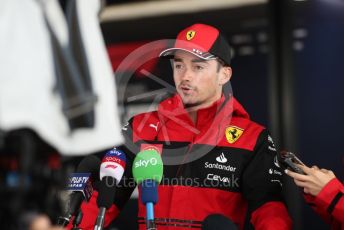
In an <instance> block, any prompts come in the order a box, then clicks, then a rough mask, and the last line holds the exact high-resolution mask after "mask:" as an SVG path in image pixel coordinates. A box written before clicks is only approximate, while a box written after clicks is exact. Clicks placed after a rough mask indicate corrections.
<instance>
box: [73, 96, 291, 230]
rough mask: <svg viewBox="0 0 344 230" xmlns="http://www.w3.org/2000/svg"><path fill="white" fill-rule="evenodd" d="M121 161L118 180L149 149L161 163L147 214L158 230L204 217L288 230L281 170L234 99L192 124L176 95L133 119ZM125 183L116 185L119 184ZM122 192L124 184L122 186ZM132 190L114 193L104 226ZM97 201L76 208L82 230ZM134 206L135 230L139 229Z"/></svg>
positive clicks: (265, 138) (262, 132) (260, 130)
mask: <svg viewBox="0 0 344 230" xmlns="http://www.w3.org/2000/svg"><path fill="white" fill-rule="evenodd" d="M123 132H124V136H125V137H126V139H127V140H126V144H125V146H121V147H119V148H120V149H122V150H123V152H125V154H126V155H127V166H126V169H125V173H124V176H123V178H126V179H129V180H130V178H132V172H131V167H132V165H131V163H132V161H133V159H134V157H135V153H138V152H139V151H140V150H143V149H145V148H156V149H157V150H159V152H160V153H161V156H162V159H163V162H164V175H163V180H162V182H161V184H160V185H159V188H158V195H159V200H158V203H157V204H156V205H155V206H154V214H155V218H156V225H157V228H158V229H162V230H163V229H174V230H178V229H192V228H193V229H195V228H196V229H197V228H198V229H200V228H201V224H202V221H203V220H204V219H205V218H206V217H207V216H208V215H210V214H215V213H217V214H223V215H224V216H226V217H228V218H229V219H231V220H232V221H233V222H234V223H235V224H236V225H237V226H238V227H239V228H240V229H262V230H269V229H273V230H279V229H291V220H290V217H289V215H288V212H287V209H286V207H285V205H284V203H283V201H282V197H281V189H282V172H281V171H282V170H281V169H280V168H279V165H278V162H277V158H276V149H275V146H274V144H273V142H272V139H271V137H270V136H269V134H268V131H267V130H266V129H265V128H264V127H262V126H261V125H258V124H257V123H255V122H253V121H251V120H250V118H249V115H248V114H247V112H246V111H245V110H244V108H243V107H242V106H241V105H240V104H239V103H238V102H237V101H236V100H235V99H234V98H232V99H227V98H226V97H224V96H223V97H222V98H221V99H220V100H219V101H217V102H215V103H214V104H213V105H212V106H210V107H209V108H205V109H200V110H198V111H197V122H196V124H194V123H193V122H192V121H191V119H190V117H189V116H188V115H187V112H186V111H185V109H184V107H183V104H182V101H181V98H180V97H179V96H178V95H175V96H173V97H171V98H168V99H166V100H164V101H163V102H161V103H160V104H159V107H158V110H157V111H154V112H149V113H144V114H139V115H136V116H134V117H133V118H132V119H131V120H130V121H129V123H128V124H127V125H126V126H124V128H123ZM126 179H122V181H121V182H123V181H124V180H126ZM126 183H127V184H128V180H126ZM133 189H134V186H127V185H125V183H124V186H120V188H118V189H117V191H116V195H115V203H114V205H113V206H112V207H111V208H110V209H109V210H108V212H107V215H106V220H105V225H108V224H109V223H110V222H111V221H112V220H113V219H114V218H115V217H116V216H117V214H118V212H119V210H120V209H121V208H122V207H123V205H124V204H125V202H126V201H127V200H128V199H129V197H130V195H131V193H132V191H133ZM96 197H97V193H96V192H95V193H94V194H93V197H92V198H91V200H90V202H89V203H83V204H82V210H83V214H84V217H83V221H82V223H81V225H80V227H81V228H82V229H93V225H94V223H95V219H96V216H97V214H98V208H97V205H96ZM145 215H146V211H145V207H144V206H143V205H142V204H141V202H140V201H139V212H138V219H139V228H140V229H145V227H146V226H145Z"/></svg>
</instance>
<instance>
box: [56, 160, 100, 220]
mask: <svg viewBox="0 0 344 230" xmlns="http://www.w3.org/2000/svg"><path fill="white" fill-rule="evenodd" d="M100 164H101V162H100V159H99V158H98V157H96V156H93V155H89V156H87V157H85V158H83V159H82V161H81V162H80V163H79V165H78V167H77V170H76V172H77V173H75V174H73V175H72V177H70V181H69V185H68V186H69V190H72V191H73V192H72V194H71V195H70V197H69V205H68V207H67V211H66V212H65V214H64V215H63V216H60V217H59V219H58V225H59V226H63V227H65V226H67V225H68V224H69V222H70V220H71V218H72V216H74V215H75V214H76V213H77V211H78V210H79V208H80V206H81V203H82V202H83V201H84V200H86V201H88V200H89V199H90V197H91V195H92V192H93V189H92V184H91V180H90V179H92V180H94V181H96V180H99V168H100ZM84 173H88V174H90V176H89V177H87V175H84V176H82V174H84Z"/></svg>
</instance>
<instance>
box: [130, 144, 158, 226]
mask: <svg viewBox="0 0 344 230" xmlns="http://www.w3.org/2000/svg"><path fill="white" fill-rule="evenodd" d="M132 170H133V176H134V180H135V182H136V183H137V184H138V185H139V188H141V196H140V197H141V202H142V203H143V204H144V205H146V229H156V227H155V223H154V204H156V203H157V202H158V184H159V183H160V182H161V179H162V174H163V163H162V159H161V156H160V154H159V153H158V152H157V151H155V150H143V151H141V152H139V153H138V154H137V155H136V157H135V159H134V163H133V167H132Z"/></svg>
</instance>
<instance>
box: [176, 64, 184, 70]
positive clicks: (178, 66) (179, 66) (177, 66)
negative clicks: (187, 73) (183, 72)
mask: <svg viewBox="0 0 344 230" xmlns="http://www.w3.org/2000/svg"><path fill="white" fill-rule="evenodd" d="M174 68H176V69H181V68H182V65H180V64H176V65H174Z"/></svg>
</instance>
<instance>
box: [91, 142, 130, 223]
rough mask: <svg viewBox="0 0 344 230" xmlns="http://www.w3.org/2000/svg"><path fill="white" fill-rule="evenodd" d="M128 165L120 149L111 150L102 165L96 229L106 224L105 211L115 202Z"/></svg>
mask: <svg viewBox="0 0 344 230" xmlns="http://www.w3.org/2000/svg"><path fill="white" fill-rule="evenodd" d="M125 165H126V156H125V154H124V153H123V152H122V151H121V150H119V149H116V148H114V149H111V150H109V151H108V152H107V153H106V154H105V156H104V158H103V161H102V163H101V165H100V180H101V183H100V186H99V193H98V198H97V205H98V207H99V213H98V217H97V219H96V223H95V225H94V230H101V229H103V226H104V220H105V212H106V210H107V209H109V208H110V207H111V205H112V204H113V202H114V197H115V192H116V185H117V184H118V182H119V181H120V180H121V178H122V176H123V173H124V169H125Z"/></svg>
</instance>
